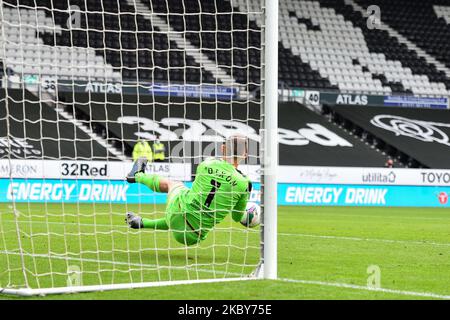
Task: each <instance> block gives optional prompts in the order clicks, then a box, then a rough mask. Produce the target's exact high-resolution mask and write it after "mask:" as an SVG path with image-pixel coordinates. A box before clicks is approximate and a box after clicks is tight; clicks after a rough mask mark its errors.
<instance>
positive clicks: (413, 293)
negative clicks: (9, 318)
mask: <svg viewBox="0 0 450 320" xmlns="http://www.w3.org/2000/svg"><path fill="white" fill-rule="evenodd" d="M278 280H280V281H284V282H292V283H300V284H308V285H317V286H326V287H336V288H345V289H354V290H365V291H371V292H382V293H392V294H398V295H404V296H416V297H423V298H434V299H443V300H450V295H442V294H438V293H433V292H416V291H406V290H396V289H387V288H377V287H369V286H359V285H355V284H348V283H339V282H325V281H314V280H299V279H288V278H279V279H278Z"/></svg>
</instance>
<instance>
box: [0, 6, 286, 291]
mask: <svg viewBox="0 0 450 320" xmlns="http://www.w3.org/2000/svg"><path fill="white" fill-rule="evenodd" d="M0 73H1V77H0V294H2V293H3V294H13V295H21V296H33V295H46V294H62V293H75V292H90V291H105V290H117V289H132V288H145V287H156V286H167V285H181V284H196V283H210V282H220V281H222V282H229V281H244V280H245V281H246V280H254V279H277V176H276V172H277V167H278V1H272V0H124V1H115V0H114V1H113V0H102V1H98V2H95V3H94V2H92V3H91V2H89V3H88V2H87V1H84V0H69V1H57V0H45V1H34V0H3V1H2V2H1V3H0ZM233 133H239V134H244V135H246V136H247V137H248V139H249V140H248V141H249V158H248V159H247V160H246V161H245V163H243V164H241V165H240V167H239V169H240V170H241V171H242V172H243V173H245V174H246V175H248V177H249V178H250V180H251V181H252V185H253V189H252V192H251V196H250V199H249V201H251V202H260V205H261V212H262V215H261V225H260V226H259V227H257V228H246V227H244V226H243V225H241V224H239V223H236V222H235V221H233V220H232V218H231V214H230V215H228V216H227V217H226V218H225V219H224V220H223V221H222V222H221V223H219V224H218V225H216V226H215V228H214V229H213V230H212V231H210V233H209V234H208V236H207V238H206V239H205V240H204V241H201V242H200V243H198V244H196V245H193V246H185V245H182V244H180V243H178V242H177V241H175V240H174V238H173V234H172V233H171V229H169V230H167V231H166V230H156V229H155V230H147V229H142V230H134V229H130V228H129V227H128V226H127V225H126V223H125V222H124V218H125V213H126V212H129V211H132V212H135V213H137V214H139V215H141V216H142V217H145V218H148V219H152V220H155V219H161V218H163V217H164V216H165V205H166V202H167V195H166V194H162V193H156V192H153V191H151V190H150V189H149V188H147V187H146V186H144V185H139V184H128V183H127V182H126V181H125V179H124V178H125V176H126V174H127V173H128V172H129V171H130V169H131V166H132V164H133V148H134V147H135V146H136V144H137V143H138V142H140V141H141V142H142V141H146V142H148V144H149V146H150V148H152V147H153V146H155V145H156V143H157V142H158V141H160V142H162V143H163V145H164V147H165V150H164V152H163V155H164V156H163V158H162V159H161V161H158V158H157V157H156V156H155V150H156V149H153V156H152V158H153V159H152V160H154V161H150V163H149V165H148V166H147V169H146V170H147V172H148V173H156V174H159V175H161V176H163V177H166V178H169V179H173V180H180V181H183V182H184V183H185V185H186V186H187V187H190V186H191V184H192V182H193V180H194V178H195V176H196V168H197V166H198V164H199V163H201V162H202V161H203V160H204V159H205V158H206V157H208V156H216V157H217V156H220V152H221V151H220V145H221V144H222V142H223V141H225V138H226V137H227V136H230V135H231V134H233ZM147 152H148V151H147Z"/></svg>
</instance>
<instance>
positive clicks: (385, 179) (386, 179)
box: [362, 171, 396, 183]
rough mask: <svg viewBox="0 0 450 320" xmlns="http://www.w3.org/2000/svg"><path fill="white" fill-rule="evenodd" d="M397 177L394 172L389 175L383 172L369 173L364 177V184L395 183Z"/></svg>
mask: <svg viewBox="0 0 450 320" xmlns="http://www.w3.org/2000/svg"><path fill="white" fill-rule="evenodd" d="M395 178H396V175H395V173H394V172H393V171H391V172H389V173H388V174H385V173H381V172H369V173H367V174H364V175H363V176H362V181H363V182H369V183H395Z"/></svg>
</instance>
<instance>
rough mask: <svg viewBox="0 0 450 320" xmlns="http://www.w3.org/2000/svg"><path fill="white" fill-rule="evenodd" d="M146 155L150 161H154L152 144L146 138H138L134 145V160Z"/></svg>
mask: <svg viewBox="0 0 450 320" xmlns="http://www.w3.org/2000/svg"><path fill="white" fill-rule="evenodd" d="M142 157H145V158H146V159H147V160H148V161H150V162H151V161H153V152H152V148H151V147H150V144H149V143H148V142H147V141H144V140H138V142H136V144H135V145H134V147H133V161H136V160H137V159H139V158H142Z"/></svg>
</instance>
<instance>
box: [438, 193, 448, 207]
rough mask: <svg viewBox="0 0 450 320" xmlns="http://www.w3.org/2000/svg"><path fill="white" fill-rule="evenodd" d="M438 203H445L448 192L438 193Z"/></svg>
mask: <svg viewBox="0 0 450 320" xmlns="http://www.w3.org/2000/svg"><path fill="white" fill-rule="evenodd" d="M438 199H439V203H440V204H447V202H448V194H447V193H446V192H440V193H439V195H438Z"/></svg>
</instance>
